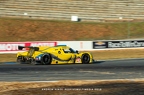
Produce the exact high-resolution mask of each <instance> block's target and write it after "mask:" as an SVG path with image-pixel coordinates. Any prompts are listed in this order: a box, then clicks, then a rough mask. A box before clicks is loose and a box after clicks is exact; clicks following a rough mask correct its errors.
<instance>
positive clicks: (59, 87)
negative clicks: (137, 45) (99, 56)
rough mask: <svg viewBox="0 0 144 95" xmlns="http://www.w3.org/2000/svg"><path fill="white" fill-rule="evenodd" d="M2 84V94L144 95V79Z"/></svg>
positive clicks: (0, 86)
mask: <svg viewBox="0 0 144 95" xmlns="http://www.w3.org/2000/svg"><path fill="white" fill-rule="evenodd" d="M0 84H1V85H0V89H1V90H0V95H144V90H143V89H144V80H143V79H135V80H134V79H131V80H128V79H125V80H103V81H101V80H97V81H81V80H79V81H73V80H65V81H58V82H0Z"/></svg>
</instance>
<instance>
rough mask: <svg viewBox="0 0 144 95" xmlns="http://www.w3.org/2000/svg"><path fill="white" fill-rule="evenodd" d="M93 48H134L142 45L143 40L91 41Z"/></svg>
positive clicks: (143, 43) (143, 45) (143, 44)
mask: <svg viewBox="0 0 144 95" xmlns="http://www.w3.org/2000/svg"><path fill="white" fill-rule="evenodd" d="M92 45H93V49H105V48H136V47H144V40H135V41H130V40H128V41H117V40H116V41H93V43H92Z"/></svg>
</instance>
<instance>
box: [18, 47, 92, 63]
mask: <svg viewBox="0 0 144 95" xmlns="http://www.w3.org/2000/svg"><path fill="white" fill-rule="evenodd" d="M23 48H27V49H28V50H27V51H24V52H18V53H17V62H18V63H20V64H22V63H28V64H45V65H50V64H65V63H67V64H68V63H82V64H86V63H92V62H93V61H94V60H93V56H92V54H91V53H90V52H78V51H77V50H74V49H72V48H70V47H68V46H66V45H57V46H52V47H48V46H40V47H23V46H18V49H19V50H22V49H23Z"/></svg>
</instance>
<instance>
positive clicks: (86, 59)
mask: <svg viewBox="0 0 144 95" xmlns="http://www.w3.org/2000/svg"><path fill="white" fill-rule="evenodd" d="M81 61H82V64H87V63H89V62H90V55H89V54H88V53H84V54H82V57H81Z"/></svg>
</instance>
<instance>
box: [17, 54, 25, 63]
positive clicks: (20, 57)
mask: <svg viewBox="0 0 144 95" xmlns="http://www.w3.org/2000/svg"><path fill="white" fill-rule="evenodd" d="M17 63H19V64H23V63H25V58H24V57H23V56H18V57H17Z"/></svg>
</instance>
